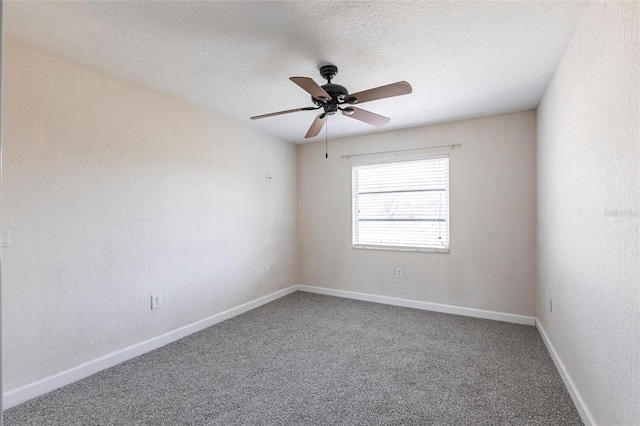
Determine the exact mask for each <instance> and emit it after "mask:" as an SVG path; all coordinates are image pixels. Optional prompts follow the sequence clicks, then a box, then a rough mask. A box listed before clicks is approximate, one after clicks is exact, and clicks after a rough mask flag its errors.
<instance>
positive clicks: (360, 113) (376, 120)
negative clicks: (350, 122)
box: [342, 107, 391, 127]
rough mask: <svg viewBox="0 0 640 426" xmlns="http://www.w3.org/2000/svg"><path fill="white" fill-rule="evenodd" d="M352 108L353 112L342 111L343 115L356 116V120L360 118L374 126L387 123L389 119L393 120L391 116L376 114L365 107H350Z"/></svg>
mask: <svg viewBox="0 0 640 426" xmlns="http://www.w3.org/2000/svg"><path fill="white" fill-rule="evenodd" d="M349 108H351V109H353V112H352V113H351V114H349V111H348V110H347V111H344V110H343V111H342V115H344V116H347V117H349V118H355V119H356V120H360V121H364V122H365V123H369V124H371V125H373V126H377V127H380V126H384V125H385V124H387V123H388V122H389V121H391V119H390V118H388V117H385V116H383V115H378V114H375V113H373V112H371V111H367V110H364V109H360V108H356V107H349Z"/></svg>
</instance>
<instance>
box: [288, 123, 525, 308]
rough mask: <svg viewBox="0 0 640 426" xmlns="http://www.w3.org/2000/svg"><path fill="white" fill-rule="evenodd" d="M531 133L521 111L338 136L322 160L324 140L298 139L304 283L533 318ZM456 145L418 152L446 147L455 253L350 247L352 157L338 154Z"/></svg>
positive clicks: (370, 158) (299, 212) (299, 220)
mask: <svg viewBox="0 0 640 426" xmlns="http://www.w3.org/2000/svg"><path fill="white" fill-rule="evenodd" d="M337 119H339V117H338V118H337ZM535 138H536V113H535V112H534V111H526V112H520V113H514V114H506V115H500V116H493V117H487V118H480V119H475V120H466V121H460V122H454V123H445V124H439V125H434V126H427V127H421V128H414V129H406V130H398V131H393V132H387V133H378V134H374V135H368V136H361V137H352V138H346V139H341V140H336V141H332V142H330V144H329V159H328V160H325V158H324V149H325V147H324V142H318V143H313V144H308V145H302V146H300V147H299V149H298V218H299V219H298V223H299V227H298V234H299V240H300V256H299V259H300V266H299V273H300V283H301V284H307V285H316V286H322V287H330V288H337V289H342V290H350V291H357V292H364V293H373V294H376V295H384V296H393V297H401V298H408V299H415V300H421V301H428V302H438V303H446V304H452V305H457V306H463V307H471V308H479V309H486V310H494V311H500V312H505V313H513V314H520V315H530V316H535V314H536V306H535V279H534V276H535V174H534V172H535ZM454 143H461V144H462V147H461V148H459V149H455V150H453V151H452V150H445V151H441V150H434V151H425V152H423V153H422V154H425V153H427V154H435V153H439V152H449V153H450V192H451V201H450V205H451V252H450V253H449V254H438V253H415V252H394V251H380V250H363V249H353V248H351V165H352V160H348V159H342V158H340V155H342V154H355V153H366V152H376V151H388V150H397V149H409V148H416V147H425V146H438V145H446V144H454ZM368 159H369V160H373V161H375V158H372V157H369V158H368ZM396 267H402V268H403V270H404V271H403V272H404V278H403V279H397V278H395V268H396Z"/></svg>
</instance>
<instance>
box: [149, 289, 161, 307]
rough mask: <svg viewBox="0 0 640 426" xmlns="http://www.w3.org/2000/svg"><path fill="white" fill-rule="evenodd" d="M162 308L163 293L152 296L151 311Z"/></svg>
mask: <svg viewBox="0 0 640 426" xmlns="http://www.w3.org/2000/svg"><path fill="white" fill-rule="evenodd" d="M160 308H162V293H154V294H152V295H151V309H152V310H153V309H160Z"/></svg>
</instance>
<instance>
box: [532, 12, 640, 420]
mask: <svg viewBox="0 0 640 426" xmlns="http://www.w3.org/2000/svg"><path fill="white" fill-rule="evenodd" d="M639 15H640V3H637V2H636V3H631V2H605V3H598V2H594V3H590V4H589V7H588V9H587V11H586V12H585V15H584V17H583V19H582V21H581V23H580V25H579V27H578V29H577V31H576V34H575V36H574V38H573V40H572V42H571V44H570V45H569V48H568V50H567V52H566V54H565V56H564V58H563V60H562V62H561V64H560V66H559V68H558V70H557V72H556V74H555V76H554V78H553V81H552V83H551V85H550V86H549V88H548V90H547V93H546V94H545V96H544V99H543V101H542V104H541V105H540V108H539V124H538V134H539V143H538V147H539V148H538V192H539V193H538V216H539V221H538V229H539V236H538V256H539V283H538V320H539V322H540V324H541V325H542V326H543V328H544V329H545V330H546V332H547V334H548V336H549V338H550V340H551V342H552V343H553V345H554V347H555V348H556V351H557V353H558V355H559V357H560V359H561V360H562V362H563V363H564V365H565V367H566V369H567V371H568V373H569V375H570V377H571V378H572V380H573V382H574V383H575V386H576V388H577V390H578V392H579V393H580V394H581V396H582V398H583V399H584V402H585V404H586V406H587V407H588V409H589V410H590V411H591V415H592V416H593V419H594V420H595V421H596V423H597V424H602V425H614V424H615V425H632V424H634V425H635V424H640V390H639V387H640V364H639V363H640V218H639V216H640V147H639V144H640V129H639V126H640V125H639V121H640V110H639V108H638V102H639V97H640V84H639V79H640V75H639V73H638V64H639V63H640V55H639V54H638V46H639V45H640V40H639V36H638V33H639V31H640V22H639V18H638V17H639ZM550 297H551V298H553V312H549V306H548V299H549V298H550Z"/></svg>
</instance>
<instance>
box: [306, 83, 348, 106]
mask: <svg viewBox="0 0 640 426" xmlns="http://www.w3.org/2000/svg"><path fill="white" fill-rule="evenodd" d="M321 87H322V88H323V89H324V91H325V92H327V94H328V95H329V96H331V100H330V101H328V102H327V103H326V104H336V105H337V104H339V103H342V101H344V98H345V96H347V95H348V94H349V91H348V90H347V88H346V87H344V86H341V85H339V84H333V83H328V84H324V85H322V86H321ZM311 100H312V101H313V103H314V104H316V105H318V106H324V105H326V104H325V103H324V102H322V101H319V100H318V99H316V98H314V97H311Z"/></svg>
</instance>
